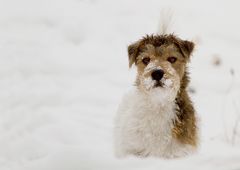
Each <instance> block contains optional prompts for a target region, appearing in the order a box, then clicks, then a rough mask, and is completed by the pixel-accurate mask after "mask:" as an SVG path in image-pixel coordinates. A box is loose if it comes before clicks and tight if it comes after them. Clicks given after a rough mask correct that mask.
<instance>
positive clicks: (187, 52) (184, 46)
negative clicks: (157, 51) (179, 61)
mask: <svg viewBox="0 0 240 170" xmlns="http://www.w3.org/2000/svg"><path fill="white" fill-rule="evenodd" d="M194 46H195V45H194V43H193V42H191V41H187V40H185V41H182V42H181V43H180V49H181V51H182V53H183V55H184V56H185V57H186V58H187V59H189V58H190V56H191V54H192V52H193V49H194Z"/></svg>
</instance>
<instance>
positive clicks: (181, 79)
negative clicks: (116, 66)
mask: <svg viewBox="0 0 240 170" xmlns="http://www.w3.org/2000/svg"><path fill="white" fill-rule="evenodd" d="M193 48H194V44H193V43H192V42H190V41H184V40H181V39H179V38H178V37H176V36H174V35H172V34H165V35H152V36H146V37H144V38H142V39H141V40H139V41H137V42H135V43H133V44H131V45H130V46H129V47H128V54H129V66H130V67H131V65H132V64H133V63H135V65H136V66H137V71H138V74H137V78H136V83H135V87H134V89H133V90H132V91H130V92H129V93H128V94H126V95H125V96H124V97H123V100H122V103H121V104H120V106H119V109H118V112H117V116H116V121H115V150H116V154H117V156H125V155H136V156H141V157H145V156H157V157H164V158H173V157H180V156H184V155H187V154H189V153H192V152H193V151H194V150H195V148H196V146H197V129H196V118H195V111H194V108H193V106H192V103H191V100H190V98H189V97H188V93H187V91H186V87H187V85H188V82H189V78H188V72H187V63H188V62H189V59H190V55H191V53H192V51H193Z"/></svg>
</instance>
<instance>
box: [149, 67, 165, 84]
mask: <svg viewBox="0 0 240 170" xmlns="http://www.w3.org/2000/svg"><path fill="white" fill-rule="evenodd" d="M163 75H164V71H163V70H161V69H158V70H154V71H153V72H152V74H151V76H152V79H153V80H156V81H157V82H158V81H160V80H161V79H162V78H163Z"/></svg>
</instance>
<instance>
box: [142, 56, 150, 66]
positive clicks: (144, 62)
mask: <svg viewBox="0 0 240 170" xmlns="http://www.w3.org/2000/svg"><path fill="white" fill-rule="evenodd" d="M142 62H143V64H145V65H147V64H148V63H149V62H150V58H149V57H145V58H143V59H142Z"/></svg>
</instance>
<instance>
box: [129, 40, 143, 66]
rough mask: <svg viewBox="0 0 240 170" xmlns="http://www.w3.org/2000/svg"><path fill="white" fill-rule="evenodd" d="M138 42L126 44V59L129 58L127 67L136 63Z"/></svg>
mask: <svg viewBox="0 0 240 170" xmlns="http://www.w3.org/2000/svg"><path fill="white" fill-rule="evenodd" d="M139 44H140V43H139V42H135V43H133V44H131V45H129V46H128V60H129V68H131V66H132V65H133V63H136V59H137V55H138V50H139Z"/></svg>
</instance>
